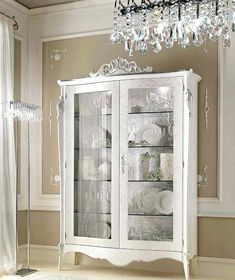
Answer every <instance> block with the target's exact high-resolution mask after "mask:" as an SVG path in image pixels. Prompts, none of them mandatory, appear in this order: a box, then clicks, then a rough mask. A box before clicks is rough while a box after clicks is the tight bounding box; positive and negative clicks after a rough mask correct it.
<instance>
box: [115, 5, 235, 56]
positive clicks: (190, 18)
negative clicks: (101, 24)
mask: <svg viewBox="0 0 235 280" xmlns="http://www.w3.org/2000/svg"><path fill="white" fill-rule="evenodd" d="M230 1H232V2H231V3H230V2H229V0H127V1H125V3H124V1H121V0H116V1H115V5H114V29H113V32H112V34H111V37H110V40H111V42H112V43H115V44H117V43H121V42H124V43H125V50H126V51H128V52H129V55H130V56H133V53H134V51H138V52H140V53H146V52H147V51H148V48H149V46H151V48H152V50H153V51H154V52H155V53H158V52H160V51H161V49H162V47H163V46H165V47H166V48H172V47H173V46H174V45H175V44H178V45H180V46H181V47H182V48H187V47H188V46H189V45H190V43H192V44H193V45H195V46H197V47H200V46H202V45H204V46H206V44H207V42H208V41H214V42H215V41H216V40H217V39H218V38H219V37H221V38H222V41H223V46H224V47H230V45H231V32H232V31H235V0H230Z"/></svg>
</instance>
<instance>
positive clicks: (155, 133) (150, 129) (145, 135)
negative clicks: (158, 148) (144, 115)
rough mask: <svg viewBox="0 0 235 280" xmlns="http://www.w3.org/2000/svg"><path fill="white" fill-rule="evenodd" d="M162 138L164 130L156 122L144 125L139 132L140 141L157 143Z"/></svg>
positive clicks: (151, 143)
mask: <svg viewBox="0 0 235 280" xmlns="http://www.w3.org/2000/svg"><path fill="white" fill-rule="evenodd" d="M161 138H162V130H161V128H160V127H159V126H157V125H156V124H147V125H144V126H143V127H142V128H141V129H140V130H139V131H138V132H137V141H138V142H141V141H143V142H147V143H148V144H149V145H157V144H158V143H159V142H160V140H161Z"/></svg>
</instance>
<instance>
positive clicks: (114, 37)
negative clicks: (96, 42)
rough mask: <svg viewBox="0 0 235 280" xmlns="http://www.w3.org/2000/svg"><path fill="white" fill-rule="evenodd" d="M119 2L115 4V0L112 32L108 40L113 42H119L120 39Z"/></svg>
mask: <svg viewBox="0 0 235 280" xmlns="http://www.w3.org/2000/svg"><path fill="white" fill-rule="evenodd" d="M120 4H121V2H119V5H117V0H116V1H115V4H114V11H113V32H112V34H111V36H110V40H111V42H112V43H113V44H117V43H121V40H122V36H123V34H122V31H121V15H120V10H119V9H120Z"/></svg>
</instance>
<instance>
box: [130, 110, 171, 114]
mask: <svg viewBox="0 0 235 280" xmlns="http://www.w3.org/2000/svg"><path fill="white" fill-rule="evenodd" d="M173 113H174V111H173V110H167V111H157V112H128V115H155V114H173Z"/></svg>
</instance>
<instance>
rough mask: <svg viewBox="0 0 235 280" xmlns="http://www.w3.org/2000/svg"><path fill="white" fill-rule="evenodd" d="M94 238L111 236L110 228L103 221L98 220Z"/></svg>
mask: <svg viewBox="0 0 235 280" xmlns="http://www.w3.org/2000/svg"><path fill="white" fill-rule="evenodd" d="M95 235H96V238H102V239H109V238H110V236H111V228H110V226H109V225H108V224H106V223H105V222H99V223H98V224H97V227H96V234H95Z"/></svg>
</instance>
